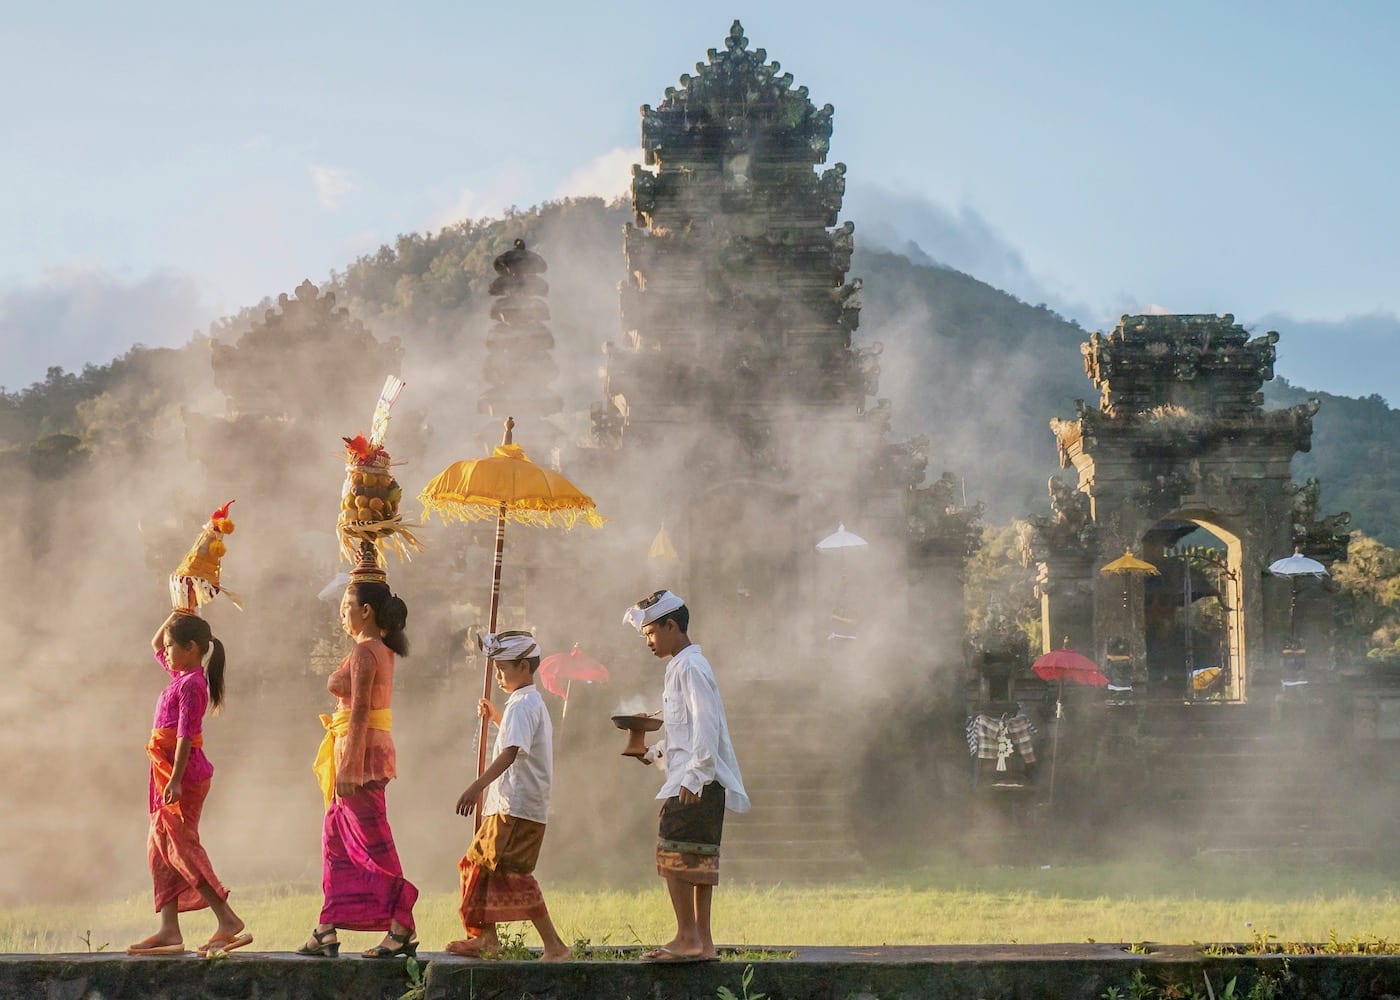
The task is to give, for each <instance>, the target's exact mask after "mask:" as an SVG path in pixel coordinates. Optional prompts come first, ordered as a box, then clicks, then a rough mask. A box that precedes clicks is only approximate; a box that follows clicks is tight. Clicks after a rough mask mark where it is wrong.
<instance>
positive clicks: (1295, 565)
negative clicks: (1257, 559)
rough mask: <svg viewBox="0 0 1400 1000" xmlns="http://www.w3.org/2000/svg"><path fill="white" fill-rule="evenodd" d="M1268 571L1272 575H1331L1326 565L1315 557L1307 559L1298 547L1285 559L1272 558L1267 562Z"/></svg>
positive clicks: (1318, 576) (1320, 576) (1319, 576)
mask: <svg viewBox="0 0 1400 1000" xmlns="http://www.w3.org/2000/svg"><path fill="white" fill-rule="evenodd" d="M1269 572H1270V573H1272V574H1273V575H1274V576H1315V577H1317V578H1319V579H1321V578H1322V577H1324V576H1330V575H1331V574H1329V573H1328V572H1327V567H1326V566H1324V565H1322V563H1320V562H1318V561H1317V560H1316V559H1309V558H1308V557H1307V556H1305V555H1303V553H1302V550H1300V549H1294V550H1293V554H1292V555H1291V556H1289V557H1288V558H1287V559H1276V560H1274V561H1273V562H1272V563H1270V564H1269Z"/></svg>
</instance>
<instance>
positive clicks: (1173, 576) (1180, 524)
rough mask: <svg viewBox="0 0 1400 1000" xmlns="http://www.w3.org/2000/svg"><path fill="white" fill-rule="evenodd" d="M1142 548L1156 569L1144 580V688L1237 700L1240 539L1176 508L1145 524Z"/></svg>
mask: <svg viewBox="0 0 1400 1000" xmlns="http://www.w3.org/2000/svg"><path fill="white" fill-rule="evenodd" d="M1142 550H1143V553H1144V557H1145V558H1146V559H1147V561H1148V562H1150V563H1152V564H1153V565H1154V566H1156V567H1157V570H1158V574H1159V575H1157V576H1149V577H1147V578H1145V580H1144V582H1143V596H1142V601H1143V603H1142V610H1143V638H1144V642H1145V655H1146V665H1147V674H1148V681H1149V685H1150V687H1151V688H1152V689H1153V690H1155V691H1156V692H1157V693H1159V694H1161V695H1163V696H1167V697H1173V698H1175V697H1178V696H1179V697H1182V698H1184V699H1185V700H1187V701H1243V700H1244V699H1245V686H1246V685H1245V682H1246V679H1247V671H1246V664H1245V655H1244V652H1245V651H1244V593H1243V577H1244V574H1243V573H1242V572H1241V567H1242V553H1243V548H1242V545H1241V543H1240V539H1239V538H1238V537H1236V536H1235V535H1234V534H1232V533H1231V532H1230V531H1228V530H1226V529H1225V528H1223V527H1221V526H1220V524H1219V523H1218V519H1216V518H1213V517H1212V516H1211V514H1210V513H1209V512H1192V511H1178V512H1174V513H1172V514H1169V515H1167V516H1166V517H1163V518H1162V519H1160V520H1158V521H1157V522H1156V523H1154V524H1153V525H1152V526H1151V527H1150V528H1148V529H1147V531H1146V532H1145V533H1144V534H1143V536H1142Z"/></svg>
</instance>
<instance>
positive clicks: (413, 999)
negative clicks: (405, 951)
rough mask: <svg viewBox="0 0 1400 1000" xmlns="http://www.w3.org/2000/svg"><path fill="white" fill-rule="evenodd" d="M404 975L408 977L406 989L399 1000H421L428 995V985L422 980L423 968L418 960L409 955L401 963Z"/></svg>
mask: <svg viewBox="0 0 1400 1000" xmlns="http://www.w3.org/2000/svg"><path fill="white" fill-rule="evenodd" d="M403 971H404V975H405V976H407V977H408V989H407V990H405V991H404V992H403V994H402V995H401V996H400V997H399V1000H422V998H423V997H425V996H427V995H428V983H427V981H426V980H425V979H424V978H423V966H422V963H420V962H419V961H418V959H416V958H414V957H413V956H412V955H409V956H408V957H407V958H405V959H404V963H403Z"/></svg>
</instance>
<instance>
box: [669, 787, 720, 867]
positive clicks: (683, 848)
mask: <svg viewBox="0 0 1400 1000" xmlns="http://www.w3.org/2000/svg"><path fill="white" fill-rule="evenodd" d="M723 832H724V786H723V785H721V784H720V783H719V782H718V781H711V782H710V783H709V784H707V785H706V786H705V787H704V788H702V789H701V790H700V801H699V802H692V803H690V804H689V805H683V804H682V803H681V800H680V796H678V795H673V796H671V797H670V798H669V799H667V800H666V801H665V802H664V803H662V805H661V826H660V831H659V834H658V837H657V841H656V873H657V874H658V875H660V876H661V877H662V878H675V879H678V880H680V881H682V882H687V883H689V884H690V885H718V884H719V842H720V836H721V834H723Z"/></svg>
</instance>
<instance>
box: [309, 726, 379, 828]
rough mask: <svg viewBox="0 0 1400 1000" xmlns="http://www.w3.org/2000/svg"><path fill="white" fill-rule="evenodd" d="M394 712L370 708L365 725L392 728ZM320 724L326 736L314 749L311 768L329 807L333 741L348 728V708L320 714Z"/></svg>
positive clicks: (332, 786)
mask: <svg viewBox="0 0 1400 1000" xmlns="http://www.w3.org/2000/svg"><path fill="white" fill-rule="evenodd" d="M393 722H394V713H393V711H392V710H391V709H388V708H373V709H370V712H369V717H368V719H367V720H366V723H365V725H366V726H367V727H368V728H370V729H381V730H383V731H384V732H386V733H387V732H388V731H389V730H390V729H392V728H393ZM321 725H323V726H325V727H326V738H325V739H323V740H322V741H321V746H320V749H318V750H317V751H316V763H314V764H312V765H311V770H313V771H315V772H316V780H317V782H318V783H319V784H320V786H321V797H322V798H324V799H325V800H326V808H327V809H329V808H330V807H331V799H332V798H334V797H335V741H336V740H338V739H344V738H345V733H346V732H347V731H348V730H349V729H350V709H348V708H338V709H336V710H335V714H334V715H323V716H321Z"/></svg>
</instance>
